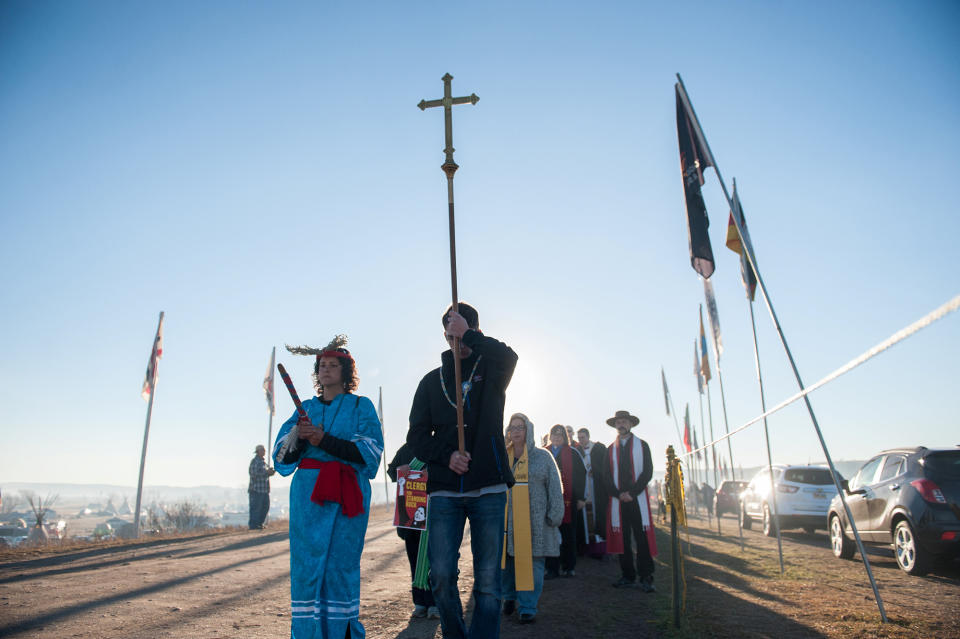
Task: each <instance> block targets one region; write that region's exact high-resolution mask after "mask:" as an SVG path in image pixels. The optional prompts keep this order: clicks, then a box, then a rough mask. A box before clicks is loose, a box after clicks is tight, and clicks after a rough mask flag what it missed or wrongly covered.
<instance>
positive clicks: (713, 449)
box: [700, 280, 720, 525]
mask: <svg viewBox="0 0 960 639" xmlns="http://www.w3.org/2000/svg"><path fill="white" fill-rule="evenodd" d="M704 281H709V280H704ZM700 349H701V355H702V361H703V367H704V368H703V370H704V373H703V376H704V378H705V379H706V380H707V414H708V415H709V417H710V442H711V444H710V456H711V457H712V458H713V485H714V487H719V486H720V481H719V479H720V476H719V475H718V474H717V447H716V446H715V445H714V444H713V443H712V442H714V441H716V440H715V439H714V436H713V402H712V401H711V399H710V355H709V354H708V353H707V338H706V335H704V332H703V305H702V304H701V305H700ZM718 525H719V524H718Z"/></svg>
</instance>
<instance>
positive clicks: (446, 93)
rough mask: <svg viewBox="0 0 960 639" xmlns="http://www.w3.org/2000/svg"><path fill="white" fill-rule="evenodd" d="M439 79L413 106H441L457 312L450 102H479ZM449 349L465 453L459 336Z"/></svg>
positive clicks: (454, 165) (459, 433)
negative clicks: (438, 92)
mask: <svg viewBox="0 0 960 639" xmlns="http://www.w3.org/2000/svg"><path fill="white" fill-rule="evenodd" d="M441 79H442V80H443V97H442V98H440V99H438V100H420V104H418V105H417V106H418V107H420V110H421V111H426V110H427V109H429V108H431V107H438V106H442V107H443V130H444V142H445V143H446V146H445V147H444V149H443V152H444V154H445V155H446V159H445V160H444V162H443V164H442V165H441V166H440V168H441V169H442V170H443V172H444V173H445V174H446V176H447V208H448V211H449V217H450V284H451V289H452V292H453V310H455V311H459V309H460V304H459V302H458V299H457V236H456V226H455V224H454V215H453V174H454V173H456V172H457V169H458V168H460V167H458V166H457V163H456V162H454V161H453V105H454V104H476V103H477V102H479V101H480V98H478V97H477V94H476V93H471V94H470V95H469V96H464V97H460V98H455V97H453V92H452V90H451V87H450V81H451V80H453V76H452V75H450V74H449V73H447V74H445V75H444V76H443V78H441ZM452 350H453V370H454V377H455V381H456V386H457V441H458V444H459V447H460V454H463V453H464V452H465V446H464V438H463V383H462V373H461V371H460V338H458V337H457V338H454V340H453V348H452ZM441 374H443V371H441Z"/></svg>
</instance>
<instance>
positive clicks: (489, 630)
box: [427, 492, 507, 639]
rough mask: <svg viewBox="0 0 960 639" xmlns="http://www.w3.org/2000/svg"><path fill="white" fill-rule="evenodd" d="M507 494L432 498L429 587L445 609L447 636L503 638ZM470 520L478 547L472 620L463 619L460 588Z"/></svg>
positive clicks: (472, 540) (447, 638) (451, 638)
mask: <svg viewBox="0 0 960 639" xmlns="http://www.w3.org/2000/svg"><path fill="white" fill-rule="evenodd" d="M506 502H507V494H506V493H505V492H502V493H491V494H488V495H483V496H482V497H430V506H429V508H428V509H427V517H428V522H427V527H428V529H429V530H430V537H429V539H428V553H429V559H430V585H431V587H432V588H433V598H434V600H435V601H436V605H437V608H439V610H440V626H441V628H442V629H443V636H444V639H497V638H498V637H499V636H500V553H501V552H503V523H504V522H503V517H504V508H505V506H506ZM467 519H469V520H470V549H471V550H472V551H473V599H474V608H473V620H472V621H471V622H470V632H469V633H468V632H467V628H466V625H465V624H464V622H463V604H462V603H461V601H460V591H459V589H458V588H457V578H458V576H459V574H460V570H459V568H458V563H459V560H460V543H461V542H462V541H463V525H464V523H465V522H466V520H467Z"/></svg>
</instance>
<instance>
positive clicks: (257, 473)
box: [247, 444, 277, 530]
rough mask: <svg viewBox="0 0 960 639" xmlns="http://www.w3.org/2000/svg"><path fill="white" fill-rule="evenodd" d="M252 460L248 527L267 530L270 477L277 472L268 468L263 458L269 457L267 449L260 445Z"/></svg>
mask: <svg viewBox="0 0 960 639" xmlns="http://www.w3.org/2000/svg"><path fill="white" fill-rule="evenodd" d="M253 453H254V455H253V459H251V460H250V467H249V469H248V471H249V473H250V484H249V485H248V486H247V495H248V496H249V498H250V520H249V521H248V522H247V525H248V526H249V527H250V530H254V529H262V528H266V525H265V524H264V522H265V521H266V520H267V512H269V511H270V476H271V475H273V474H274V473H275V472H277V471H275V470H274V469H272V468H267V465H266V463H264V461H263V458H264V457H266V456H267V449H266V448H264V446H263V445H261V444H258V445H257V447H256V449H254V451H253Z"/></svg>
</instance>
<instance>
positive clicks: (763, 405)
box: [737, 301, 783, 575]
mask: <svg viewBox="0 0 960 639" xmlns="http://www.w3.org/2000/svg"><path fill="white" fill-rule="evenodd" d="M750 326H751V327H753V358H754V361H755V362H756V364H757V381H758V382H759V383H760V409H761V410H762V411H763V412H764V413H765V412H767V400H766V397H765V396H764V393H763V375H762V374H761V372H760V349H759V347H758V346H757V322H756V320H754V317H753V301H751V302H750ZM763 437H764V439H765V440H766V442H767V472H768V473H769V474H770V497H771V499H773V529H774V530H775V531H776V532H777V554H778V556H779V557H780V574H781V575H782V574H783V542H782V541H781V539H780V511H779V510H778V509H777V491H776V488H775V487H774V485H773V457H772V456H771V454H770V430H769V429H768V428H767V418H766V417H764V418H763ZM737 518H738V519H739V515H738V517H737Z"/></svg>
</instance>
